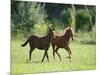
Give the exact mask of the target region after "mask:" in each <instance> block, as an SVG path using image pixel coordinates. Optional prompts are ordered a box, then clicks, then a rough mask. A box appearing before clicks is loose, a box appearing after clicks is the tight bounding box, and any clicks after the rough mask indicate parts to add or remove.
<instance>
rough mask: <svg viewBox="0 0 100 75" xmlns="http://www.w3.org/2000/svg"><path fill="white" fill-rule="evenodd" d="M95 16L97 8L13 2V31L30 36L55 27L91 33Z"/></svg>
mask: <svg viewBox="0 0 100 75" xmlns="http://www.w3.org/2000/svg"><path fill="white" fill-rule="evenodd" d="M87 10H88V12H87ZM88 13H89V14H88ZM95 14H96V12H95V6H87V9H86V8H85V6H84V5H72V4H57V3H55V4H54V3H42V2H26V1H11V27H12V28H11V29H12V33H14V34H17V33H22V34H29V33H32V32H35V30H36V31H38V30H39V29H40V32H42V31H43V30H41V28H42V27H44V30H46V28H48V26H50V25H53V26H55V27H61V28H64V27H67V26H71V27H73V28H74V29H75V31H91V30H92V29H93V27H95V18H96V16H95ZM90 16H91V22H90ZM91 23H92V25H91ZM45 26H46V27H45ZM36 28H37V29H36Z"/></svg>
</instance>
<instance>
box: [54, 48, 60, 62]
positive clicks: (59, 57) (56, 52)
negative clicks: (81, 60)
mask: <svg viewBox="0 0 100 75" xmlns="http://www.w3.org/2000/svg"><path fill="white" fill-rule="evenodd" d="M58 49H59V48H58V47H57V48H56V50H55V52H56V54H57V55H58V56H59V59H60V61H61V56H60V54H59V53H58Z"/></svg>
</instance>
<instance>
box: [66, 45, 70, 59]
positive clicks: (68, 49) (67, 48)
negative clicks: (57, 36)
mask: <svg viewBox="0 0 100 75" xmlns="http://www.w3.org/2000/svg"><path fill="white" fill-rule="evenodd" d="M65 50H66V51H67V52H68V54H69V56H68V57H67V58H70V60H71V54H72V52H71V50H70V48H69V46H67V47H65Z"/></svg>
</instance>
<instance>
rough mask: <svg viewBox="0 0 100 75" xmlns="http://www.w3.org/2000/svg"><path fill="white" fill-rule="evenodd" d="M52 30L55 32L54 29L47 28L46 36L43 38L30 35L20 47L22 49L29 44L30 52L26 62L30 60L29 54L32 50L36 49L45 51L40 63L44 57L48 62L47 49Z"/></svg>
mask: <svg viewBox="0 0 100 75" xmlns="http://www.w3.org/2000/svg"><path fill="white" fill-rule="evenodd" d="M54 30H55V29H54V28H49V30H48V33H47V35H45V36H43V37H39V36H36V35H32V36H30V37H29V38H28V39H27V41H26V42H25V43H24V44H22V45H21V46H22V47H24V46H26V45H27V43H29V46H30V50H29V59H28V60H31V54H32V52H33V50H35V48H37V49H39V50H45V53H44V56H43V58H42V62H43V61H44V58H45V56H46V57H47V60H48V62H49V56H48V49H49V47H50V41H51V38H52V37H53V36H54V33H53V31H54Z"/></svg>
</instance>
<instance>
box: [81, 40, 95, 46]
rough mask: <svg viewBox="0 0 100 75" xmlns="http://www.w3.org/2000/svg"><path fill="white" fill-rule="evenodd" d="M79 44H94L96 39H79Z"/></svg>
mask: <svg viewBox="0 0 100 75" xmlns="http://www.w3.org/2000/svg"><path fill="white" fill-rule="evenodd" d="M80 42H81V44H89V45H96V41H94V40H88V41H87V40H83V41H80Z"/></svg>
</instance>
